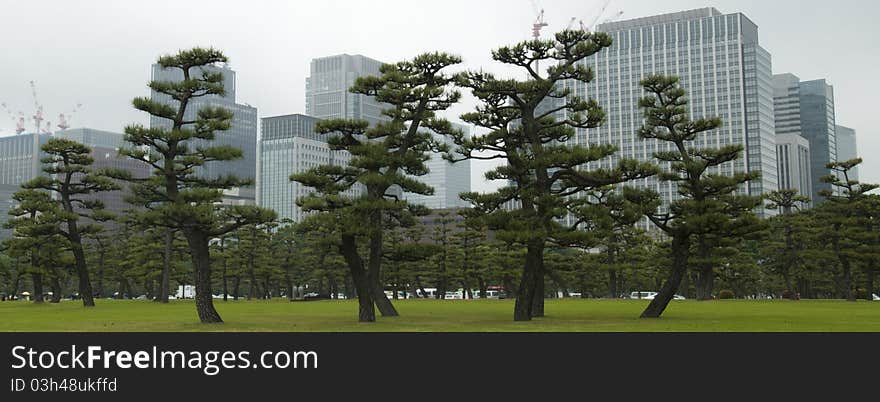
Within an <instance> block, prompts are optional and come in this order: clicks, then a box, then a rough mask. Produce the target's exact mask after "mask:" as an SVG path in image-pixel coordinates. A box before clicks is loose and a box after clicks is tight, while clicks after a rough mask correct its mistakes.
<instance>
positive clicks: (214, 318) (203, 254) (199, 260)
mask: <svg viewBox="0 0 880 402" xmlns="http://www.w3.org/2000/svg"><path fill="white" fill-rule="evenodd" d="M185 235H186V240H187V242H188V243H189V248H190V253H191V254H192V262H193V267H194V268H195V278H196V280H195V282H196V297H195V299H196V312H197V313H198V315H199V320H201V322H202V323H204V324H219V323H222V322H223V319H222V318H220V314H219V313H218V312H217V310H216V309H215V308H214V296H213V289H212V286H211V252H210V250H209V249H208V240H209V239H208V235H207V234H206V233H201V232H197V231H192V232H187V233H185Z"/></svg>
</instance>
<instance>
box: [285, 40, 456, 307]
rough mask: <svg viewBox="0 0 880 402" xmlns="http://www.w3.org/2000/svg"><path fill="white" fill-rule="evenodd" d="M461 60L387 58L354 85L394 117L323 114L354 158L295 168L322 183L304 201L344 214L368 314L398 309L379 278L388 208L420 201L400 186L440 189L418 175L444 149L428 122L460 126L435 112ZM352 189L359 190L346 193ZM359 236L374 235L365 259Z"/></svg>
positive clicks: (339, 146) (441, 128) (345, 236)
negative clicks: (403, 195)
mask: <svg viewBox="0 0 880 402" xmlns="http://www.w3.org/2000/svg"><path fill="white" fill-rule="evenodd" d="M460 61H461V60H460V59H459V58H458V57H456V56H451V55H448V54H444V53H428V54H423V55H420V56H417V57H416V58H414V59H413V60H411V61H404V62H399V63H397V64H387V65H383V66H382V67H381V69H380V71H381V76H378V77H362V78H358V80H357V81H356V82H355V84H354V86H353V87H352V88H351V89H350V91H351V92H352V93H357V94H363V95H367V96H373V97H375V99H376V100H378V101H380V102H383V103H385V104H387V105H388V106H389V107H388V109H386V110H384V111H383V114H384V115H386V116H388V118H389V120H388V121H385V122H382V123H379V124H376V125H374V126H372V127H371V126H370V125H369V123H368V122H366V121H362V120H344V119H335V120H326V121H321V122H319V123H318V125H317V128H316V130H317V131H318V132H319V133H321V134H326V135H329V137H330V138H329V140H328V143H329V145H330V149H332V150H334V151H346V152H348V153H349V154H350V155H351V160H350V161H349V163H348V165H347V166H320V167H318V168H315V169H311V170H310V171H308V172H305V173H301V174H294V175H293V176H291V180H294V181H297V182H300V183H302V184H304V185H306V186H309V187H314V188H315V189H317V190H318V193H317V194H314V195H312V196H309V197H306V198H305V199H303V200H300V201H299V203H300V205H302V207H303V208H304V209H305V210H310V211H325V212H326V211H336V212H338V214H337V215H334V216H336V217H338V218H339V220H337V221H336V222H337V223H338V226H337V230H339V231H341V232H342V235H341V239H340V253H341V254H342V255H343V256H344V257H345V260H346V263H347V264H348V265H349V270H350V271H351V275H352V278H353V280H354V282H355V287H356V288H357V293H358V300H359V315H358V316H359V320H360V321H362V322H371V321H375V311H374V305H375V306H376V307H378V308H379V310H380V312H381V313H382V315H383V316H396V315H397V311H396V309H395V308H394V306H393V305H392V304H391V302H390V301H389V300H388V298H387V297H386V296H385V293H384V290H383V286H382V284H381V283H380V278H381V277H382V274H381V265H382V248H383V233H384V229H385V227H386V225H387V222H386V220H387V219H390V218H391V217H390V216H389V215H392V214H394V213H397V212H399V211H402V210H407V209H413V206H411V205H410V204H408V203H407V202H405V201H403V200H401V199H400V191H405V192H409V193H414V194H424V195H430V194H433V189H432V188H431V187H430V186H427V185H426V184H424V183H422V182H420V181H419V180H418V177H419V176H424V175H425V174H427V173H428V169H427V167H426V166H425V161H426V160H428V158H429V153H430V152H435V151H444V150H445V145H443V144H442V143H441V142H439V141H436V140H435V139H434V137H433V135H432V134H431V133H430V132H429V131H427V130H428V129H430V130H432V131H434V132H435V133H437V134H439V135H453V134H455V133H456V130H455V129H454V128H453V127H452V125H451V124H450V123H449V121H447V120H446V119H442V118H438V117H437V116H436V113H437V112H439V111H443V110H446V109H448V108H449V107H450V106H452V105H453V104H455V103H456V102H458V100H459V98H460V94H459V93H458V92H457V91H455V90H452V89H451V88H450V85H451V83H452V81H453V79H452V77H451V76H450V75H448V74H446V73H445V72H444V70H445V69H446V68H448V67H451V66H454V65H456V64H458V63H459V62H460ZM349 191H354V192H360V194H359V195H351V193H349V195H346V194H344V193H345V192H349ZM361 191H362V192H361ZM422 209H423V208H422ZM359 238H366V239H367V241H368V244H369V247H368V249H369V252H368V253H369V255H368V256H367V258H366V259H365V258H363V257H362V256H361V253H360V252H359V250H358V239H359Z"/></svg>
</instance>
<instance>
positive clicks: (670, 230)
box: [624, 75, 762, 318]
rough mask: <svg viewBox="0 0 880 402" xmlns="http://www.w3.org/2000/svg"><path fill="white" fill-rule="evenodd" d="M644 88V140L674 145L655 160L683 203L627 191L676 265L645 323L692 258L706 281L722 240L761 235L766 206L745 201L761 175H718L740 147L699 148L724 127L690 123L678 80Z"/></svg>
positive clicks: (660, 79)
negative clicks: (761, 209) (747, 188)
mask: <svg viewBox="0 0 880 402" xmlns="http://www.w3.org/2000/svg"><path fill="white" fill-rule="evenodd" d="M641 85H642V87H644V88H645V90H646V91H647V92H648V95H647V96H645V97H643V98H642V99H641V100H640V101H639V106H640V107H641V108H642V109H644V116H645V122H644V124H643V126H642V128H641V129H640V130H639V136H640V137H641V138H643V139H645V140H649V141H659V142H663V143H667V144H669V150H668V151H659V152H656V153H655V154H654V157H655V158H656V159H657V160H658V161H659V162H661V163H662V164H663V165H665V166H667V170H666V171H665V172H663V173H661V175H660V179H661V180H663V181H669V182H673V183H675V184H676V185H677V187H678V197H677V198H676V199H675V200H674V201H672V202H671V203H670V205H669V206H668V207H666V206H662V205H661V202H660V199H659V195H658V194H656V193H654V192H653V191H644V190H640V191H637V190H631V191H626V192H624V194H625V196H626V197H627V200H629V201H630V202H632V203H634V204H635V205H640V206H641V207H642V208H643V212H644V213H645V214H646V215H647V217H648V218H649V219H650V220H651V222H653V224H654V225H655V226H656V227H657V228H658V229H660V230H661V231H663V232H664V233H665V234H666V235H667V236H668V237H669V238H670V239H671V261H672V262H671V265H672V266H671V267H670V269H669V272H668V276H667V278H666V280H665V282H664V284H663V286H662V288H661V290H660V292H659V294H658V295H657V297H655V298H654V300H653V301H651V304H650V305H649V306H648V307H647V309H645V311H644V312H643V313H642V318H659V317H660V316H661V315H662V314H663V311H664V310H665V309H666V306H667V305H668V304H669V302H670V301H671V300H672V297H673V296H674V295H675V292H676V291H677V290H678V288H679V285H680V283H681V281H682V278H683V277H684V276H685V274H686V273H687V270H688V267H689V261H690V259H691V257H692V255H693V256H695V257H696V258H697V259H698V261H699V262H700V263H701V265H702V266H700V267H699V268H700V269H701V271H700V272H698V274H702V275H704V278H706V277H707V276H708V275H706V270H709V272H714V269H715V268H716V265H717V262H718V259H719V258H718V257H717V256H713V255H712V252H713V251H715V250H716V249H717V247H722V246H725V244H723V243H722V242H723V241H725V240H726V239H730V238H740V237H742V236H745V235H746V234H748V233H751V232H754V231H756V230H758V229H760V225H759V224H758V219H757V217H756V216H755V215H754V213H753V212H752V210H753V209H755V208H757V207H758V206H759V205H760V204H761V202H762V200H761V198H760V197H753V196H748V195H742V194H740V189H741V188H742V187H743V186H744V185H745V184H746V183H748V182H749V181H751V180H755V179H757V178H758V177H759V175H758V174H757V173H752V172H748V173H746V172H736V173H733V174H720V173H718V169H716V168H718V167H720V166H722V165H725V164H728V163H730V162H732V161H735V160H737V159H738V158H739V157H740V155H741V153H742V151H743V147H742V145H738V144H732V145H726V146H723V147H720V148H696V147H695V145H694V143H695V142H696V141H697V140H698V139H699V138H700V136H702V135H705V134H706V133H708V132H710V131H713V130H716V129H718V128H719V127H720V126H721V120H720V119H718V118H700V119H696V120H692V119H691V118H689V117H688V111H687V100H686V98H685V91H684V89H682V88H681V87H679V85H678V78H677V77H668V76H660V75H654V76H650V77H648V78H646V79H644V80H643V81H642V82H641ZM661 149H662V147H661ZM692 246H693V248H694V250H692ZM704 285H705V284H704Z"/></svg>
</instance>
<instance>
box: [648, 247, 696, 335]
mask: <svg viewBox="0 0 880 402" xmlns="http://www.w3.org/2000/svg"><path fill="white" fill-rule="evenodd" d="M689 252H690V238H689V237H688V235H686V234H677V235H673V238H672V267H671V268H672V269H671V270H670V272H669V276H668V278H667V279H666V283H665V284H664V285H663V288H662V289H661V290H660V293H658V294H657V296H655V297H654V300H652V301H651V304H649V305H648V307H647V308H646V309H645V311H644V312H642V318H660V316H661V315H663V312H664V311H666V307H667V306H668V305H669V302H670V301H672V297H673V296H675V292H676V290H678V286H679V285H680V284H681V280H682V278H683V277H684V275H685V273H687V261H688V253H689Z"/></svg>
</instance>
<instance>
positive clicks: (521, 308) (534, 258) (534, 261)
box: [513, 241, 544, 321]
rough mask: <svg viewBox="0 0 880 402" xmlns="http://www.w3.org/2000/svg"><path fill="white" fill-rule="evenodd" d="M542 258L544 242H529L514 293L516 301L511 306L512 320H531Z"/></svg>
mask: <svg viewBox="0 0 880 402" xmlns="http://www.w3.org/2000/svg"><path fill="white" fill-rule="evenodd" d="M543 260H544V244H543V242H541V241H532V242H529V245H528V247H527V252H526V259H525V264H524V265H523V274H522V279H520V283H519V290H518V291H517V293H516V295H517V297H516V303H515V304H514V307H513V320H514V321H531V319H532V317H533V315H532V308H533V307H534V305H535V300H534V299H535V292H536V290H538V286H537V282H538V280H539V279H541V280H542V281H543V278H539V274H540V268H541V262H542V261H543ZM542 297H543V295H542Z"/></svg>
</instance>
